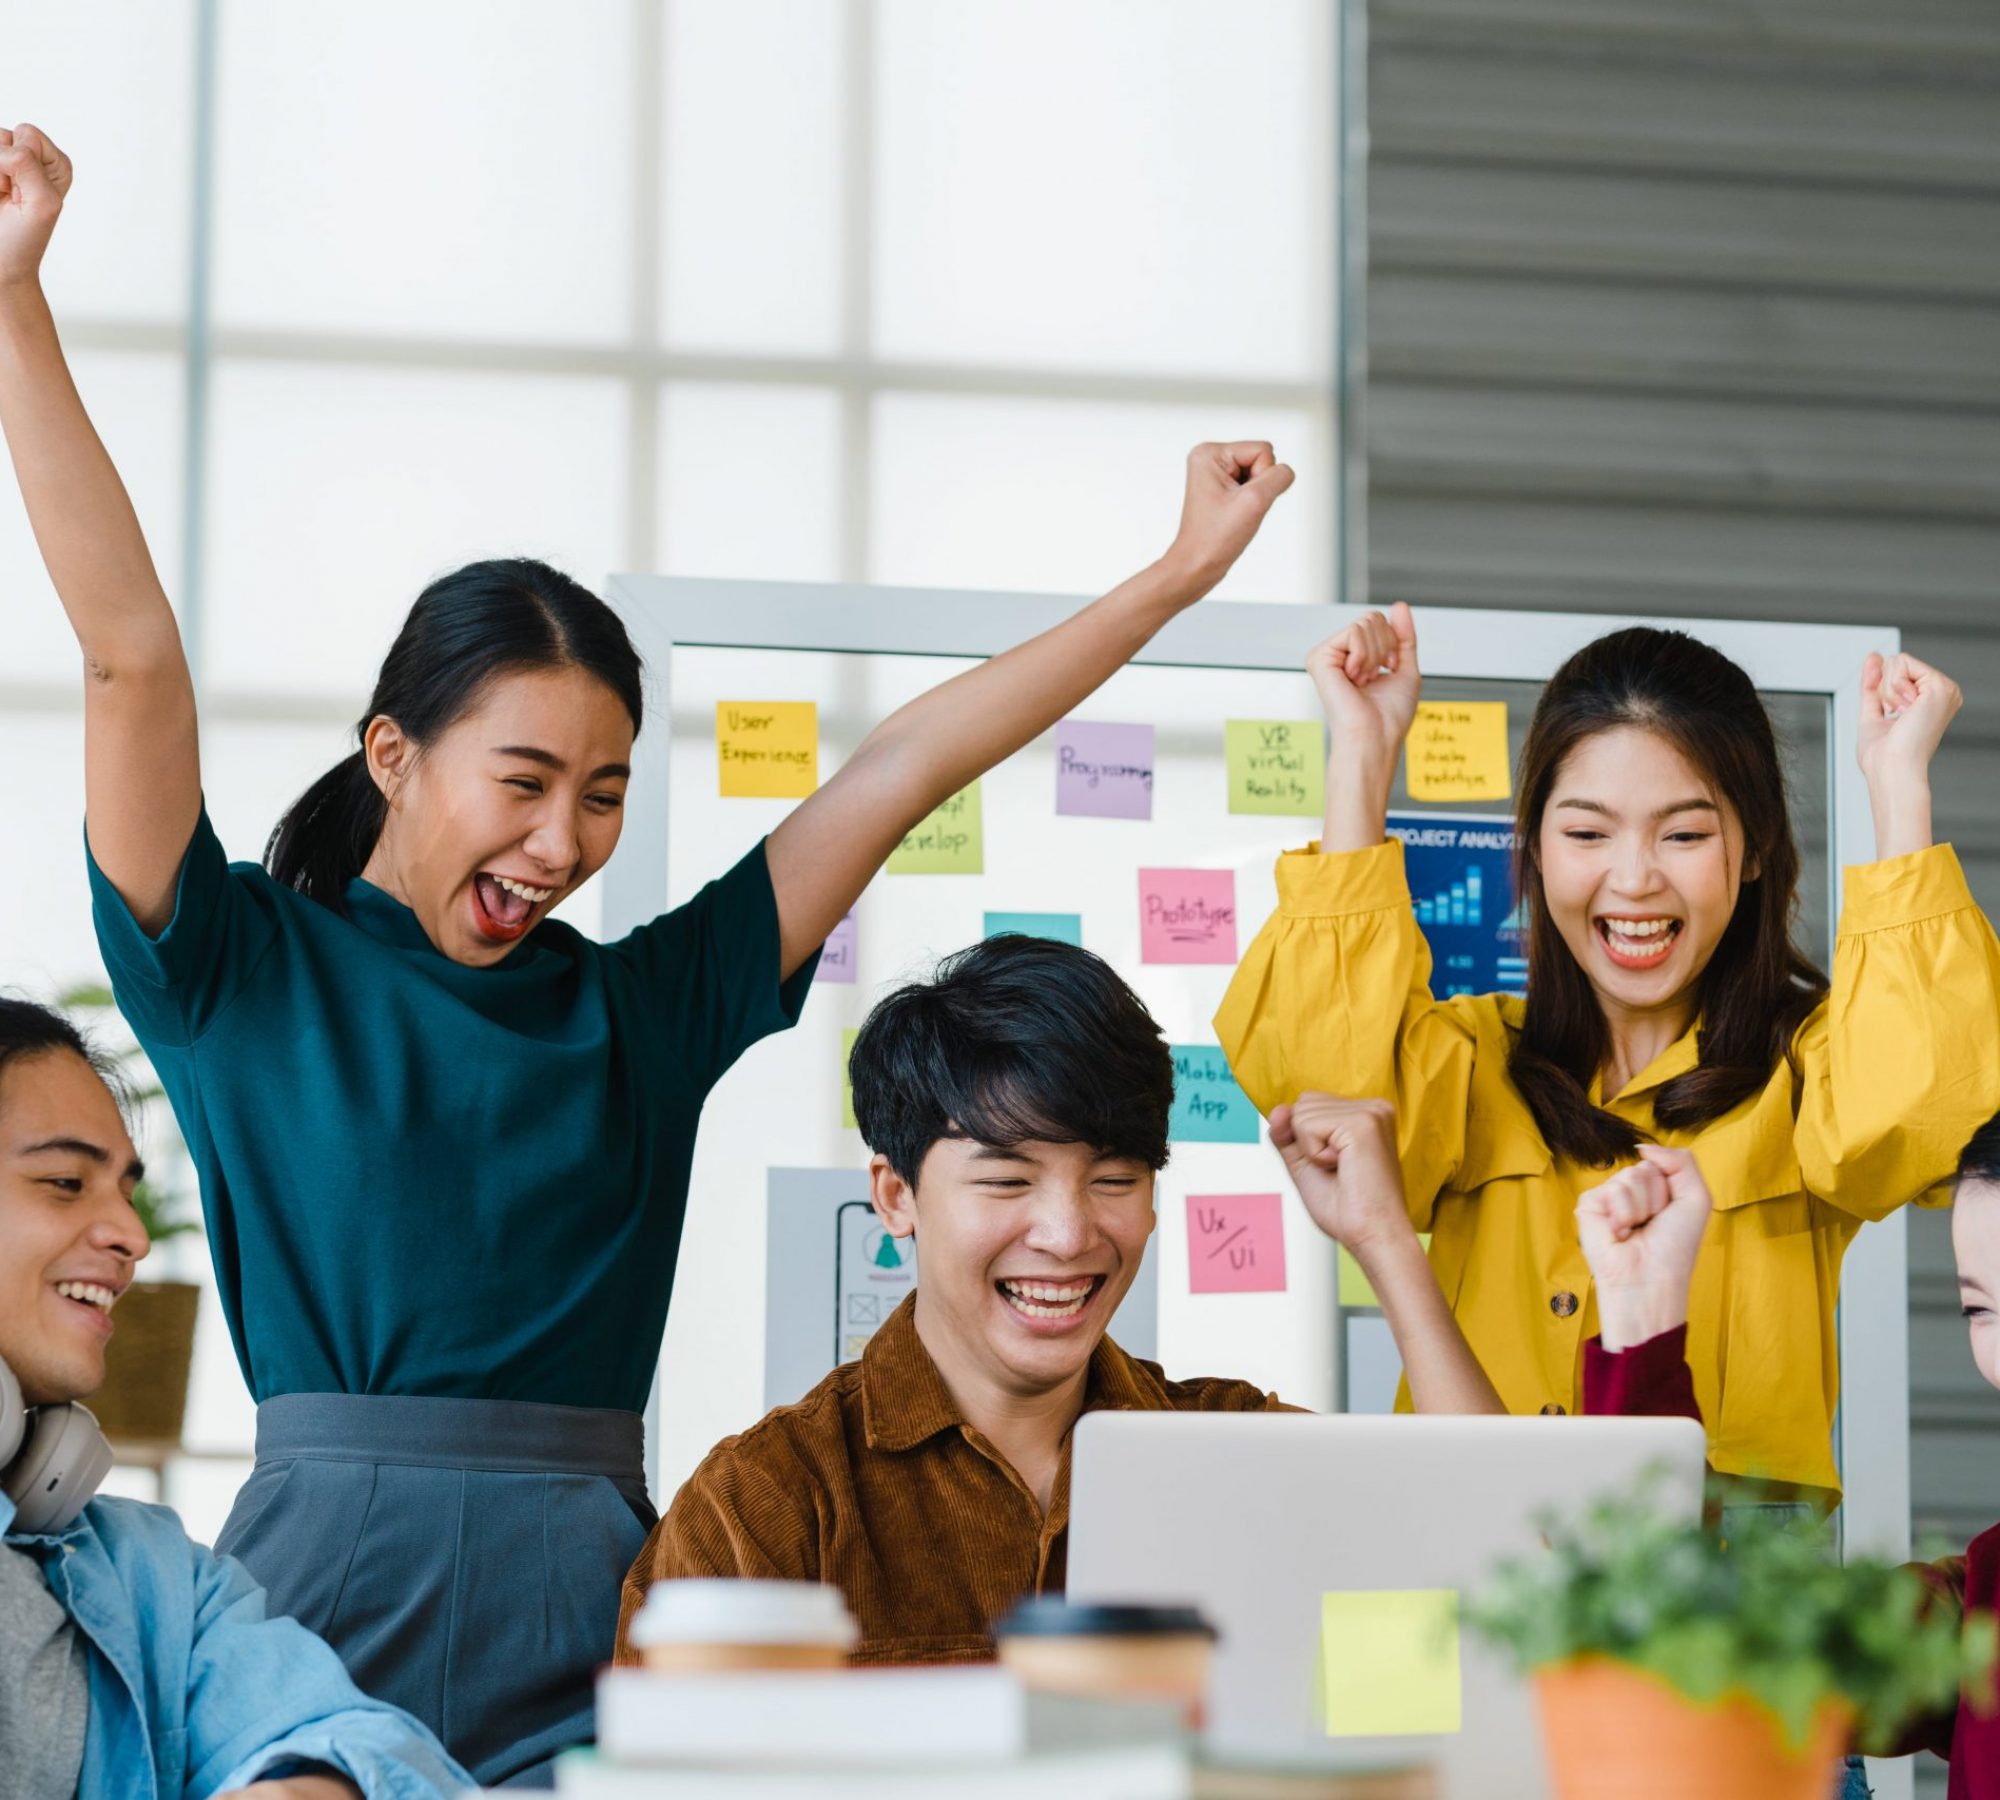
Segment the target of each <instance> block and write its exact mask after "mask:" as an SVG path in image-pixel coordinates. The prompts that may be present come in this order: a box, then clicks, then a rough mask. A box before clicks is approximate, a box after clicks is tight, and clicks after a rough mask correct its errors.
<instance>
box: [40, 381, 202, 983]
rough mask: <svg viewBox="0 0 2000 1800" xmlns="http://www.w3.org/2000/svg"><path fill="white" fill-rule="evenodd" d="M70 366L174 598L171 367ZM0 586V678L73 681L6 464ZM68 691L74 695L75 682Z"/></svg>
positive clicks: (177, 441) (176, 436)
mask: <svg viewBox="0 0 2000 1800" xmlns="http://www.w3.org/2000/svg"><path fill="white" fill-rule="evenodd" d="M70 368H71V370H72V372H73V373H74V374H75V376H76V385H77V391H78V392H79V393H81V394H82V395H83V403H84V405H85V406H87V407H89V408H90V416H91V418H92V420H93V421H94V422H95V423H96V426H97V432H98V435H99V436H100V437H101V438H103V440H104V442H105V445H106V447H107V448H108V449H109V450H110V452H111V458H112V461H114V462H115V463H116V464H117V465H118V472H119V473H120V474H121V475H122V476H124V478H125V487H126V490H127V492H129V493H130V494H131V496H132V504H133V506H134V507H135V508H136V509H137V511H138V514H139V523H140V525H141V526H142V527H143V528H144V530H145V533H146V541H147V543H148V544H150V545H151V546H152V550H153V565H154V567H155V568H157V569H158V570H159V572H160V580H161V581H162V582H163V583H164V584H165V586H166V589H167V591H168V593H169V594H174V595H175V597H176V598H178V594H177V593H176V590H177V589H178V587H179V584H180V575H181V420H182V412H183V406H182V401H183V391H182V375H181V365H180V363H179V362H178V361H177V360H176V359H175V358H172V357H166V356H130V355H125V354H122V353H120V352H117V351H83V352H79V353H78V354H76V355H74V356H72V357H71V358H70ZM0 594H5V595H6V612H5V617H6V638H5V644H6V649H5V652H4V655H0V680H5V681H42V680H52V681H57V682H61V683H64V684H65V685H67V684H69V683H80V682H81V680H82V675H81V670H82V663H81V660H80V658H79V655H78V652H77V647H76V638H75V636H74V634H73V633H72V632H71V631H70V628H69V620H68V619H67V618H65V617H64V616H63V610H62V607H61V605H60V604H58V602H57V600H56V591H55V589H54V587H53V586H51V585H50V582H49V577H48V572H47V571H46V570H45V569H44V568H43V567H42V558H41V552H40V551H38V550H37V549H36V548H35V539H34V534H33V533H32V532H31V531H30V530H29V529H28V512H27V508H26V507H24V506H23V505H22V504H21V492H20V489H19V488H17V487H16V486H15V485H14V481H13V472H12V470H11V469H9V470H8V471H7V473H6V474H5V475H4V476H0ZM77 691H78V693H79V695H80V694H81V688H80V687H79V688H78V690H77ZM79 703H80V702H79ZM0 979H4V978H0Z"/></svg>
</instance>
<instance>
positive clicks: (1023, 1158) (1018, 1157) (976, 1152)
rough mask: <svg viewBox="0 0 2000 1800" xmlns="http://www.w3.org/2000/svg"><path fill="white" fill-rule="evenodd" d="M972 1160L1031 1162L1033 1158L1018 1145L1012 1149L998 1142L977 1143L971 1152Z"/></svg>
mask: <svg viewBox="0 0 2000 1800" xmlns="http://www.w3.org/2000/svg"><path fill="white" fill-rule="evenodd" d="M972 1160H973V1161H974V1162H1014V1163H1031V1162H1033V1161H1034V1160H1035V1159H1034V1158H1033V1157H1032V1156H1030V1155H1028V1154H1027V1152H1026V1151H1024V1150H1022V1149H1020V1148H1019V1147H1018V1146H1017V1147H1016V1148H1014V1149H1012V1150H1009V1149H1007V1148H1006V1147H1005V1146H1003V1145H1000V1144H978V1145H975V1146H974V1148H973V1152H972Z"/></svg>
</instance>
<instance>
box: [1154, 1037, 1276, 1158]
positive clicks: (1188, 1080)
mask: <svg viewBox="0 0 2000 1800" xmlns="http://www.w3.org/2000/svg"><path fill="white" fill-rule="evenodd" d="M1173 1053H1174V1110H1173V1114H1172V1116H1171V1117H1170V1118H1169V1119H1168V1121H1167V1137H1168V1139H1169V1141H1171V1142H1173V1143H1176V1144H1254V1143H1255V1142H1256V1141H1257V1135H1258V1120H1257V1109H1256V1108H1255V1107H1254V1106H1252V1105H1251V1104H1250V1096H1249V1095H1248V1094H1246V1093H1245V1092H1244V1091H1243V1090H1242V1089H1241V1088H1240V1087H1238V1086H1237V1085H1236V1077H1235V1075H1234V1074H1233V1073H1232V1072H1231V1071H1230V1067H1229V1058H1228V1057H1226V1056H1224V1055H1223V1054H1222V1046H1221V1045H1220V1044H1176V1045H1174V1047H1173Z"/></svg>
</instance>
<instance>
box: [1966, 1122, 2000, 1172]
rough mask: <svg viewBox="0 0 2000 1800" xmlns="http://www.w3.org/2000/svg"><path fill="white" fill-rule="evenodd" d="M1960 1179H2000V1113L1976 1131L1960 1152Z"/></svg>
mask: <svg viewBox="0 0 2000 1800" xmlns="http://www.w3.org/2000/svg"><path fill="white" fill-rule="evenodd" d="M1958 1179H1959V1180H1960V1181H2000V1113H1995V1114H1994V1115H1993V1117H1992V1118H1990V1119H1988V1120H1987V1121H1986V1123H1985V1124H1984V1125H1982V1126H1980V1128H1979V1129H1978V1130H1977V1131H1975V1132H1974V1133H1973V1134H1972V1136H1971V1137H1970V1138H1969V1139H1968V1140H1967V1141H1966V1146H1965V1148H1964V1149H1963V1150H1962V1151H1960V1152H1959V1157H1958Z"/></svg>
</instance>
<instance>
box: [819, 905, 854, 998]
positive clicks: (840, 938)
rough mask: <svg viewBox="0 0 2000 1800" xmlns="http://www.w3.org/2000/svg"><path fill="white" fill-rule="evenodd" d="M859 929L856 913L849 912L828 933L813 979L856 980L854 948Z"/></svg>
mask: <svg viewBox="0 0 2000 1800" xmlns="http://www.w3.org/2000/svg"><path fill="white" fill-rule="evenodd" d="M858 930H859V927H858V926H857V925H856V924H855V920H854V914H853V913H852V912H849V913H848V915H847V917H846V918H844V919H842V920H841V921H840V923H839V924H838V925H836V926H835V927H834V928H833V929H832V930H831V931H829V932H828V933H827V934H826V948H825V949H824V950H822V951H821V952H820V953H819V967H818V968H816V969H815V970H814V971H813V980H815V981H846V982H852V981H853V980H854V948H855V942H856V934H857V932H858Z"/></svg>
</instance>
